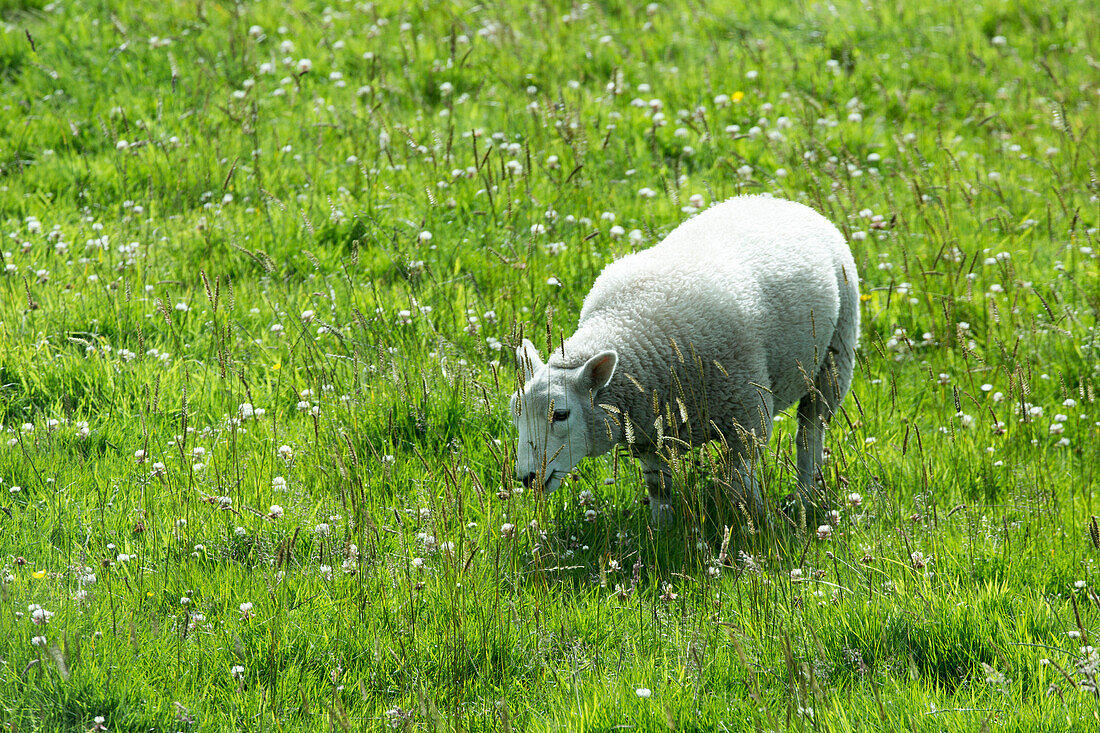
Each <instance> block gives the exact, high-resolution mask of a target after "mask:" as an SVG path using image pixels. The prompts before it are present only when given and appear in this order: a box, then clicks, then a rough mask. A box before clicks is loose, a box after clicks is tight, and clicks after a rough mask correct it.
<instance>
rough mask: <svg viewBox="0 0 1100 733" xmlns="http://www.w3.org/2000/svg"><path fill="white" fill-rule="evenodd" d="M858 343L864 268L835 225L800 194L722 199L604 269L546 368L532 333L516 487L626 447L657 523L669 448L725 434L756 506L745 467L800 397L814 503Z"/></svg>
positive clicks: (801, 477)
mask: <svg viewBox="0 0 1100 733" xmlns="http://www.w3.org/2000/svg"><path fill="white" fill-rule="evenodd" d="M858 335H859V287H858V284H857V276H856V266H855V261H854V260H853V259H852V253H851V251H850V249H849V248H848V245H847V243H846V242H845V241H844V237H843V236H842V235H841V233H840V232H839V231H838V230H837V228H836V227H835V226H833V225H832V224H831V223H830V222H829V221H828V220H827V219H825V218H824V217H823V216H821V215H820V214H818V213H817V212H816V211H814V210H813V209H811V208H809V207H808V206H804V205H803V204H799V203H795V202H792V201H784V200H781V199H775V198H770V197H765V196H739V197H736V198H732V199H729V200H728V201H725V202H724V203H721V204H717V205H715V206H713V207H711V208H709V209H707V210H706V211H704V212H703V213H701V214H699V215H697V216H695V217H694V218H692V219H689V220H688V221H686V222H684V223H683V224H681V225H680V226H679V227H677V228H676V229H674V230H673V231H672V233H670V234H669V235H668V236H667V237H665V239H664V240H662V241H661V242H660V243H659V244H657V245H655V246H654V247H652V248H650V249H647V250H643V251H641V252H637V253H634V254H631V255H628V256H626V257H623V258H622V259H619V260H617V261H615V262H613V263H611V264H610V265H608V266H607V267H606V268H605V269H604V270H603V272H602V273H600V276H599V277H598V278H596V282H595V283H594V284H593V286H592V290H591V291H590V292H589V293H588V296H587V297H586V298H585V300H584V305H583V307H582V308H581V315H580V322H579V323H578V325H577V330H576V332H575V333H574V334H573V335H572V336H571V337H570V338H569V339H567V340H566V341H565V342H564V344H562V346H561V348H559V349H555V350H554V353H553V354H552V355H551V356H550V358H549V360H548V362H547V363H543V361H542V360H541V359H540V358H539V355H538V352H537V350H536V348H535V346H534V345H533V344H532V343H531V342H530V341H528V340H526V339H524V340H523V343H522V344H521V345H520V346H519V347H518V348H517V349H516V357H517V360H518V362H519V364H520V366H521V369H522V373H523V379H524V382H525V384H524V385H523V388H522V389H521V390H519V391H517V392H516V393H515V394H514V395H513V396H512V412H513V415H514V418H515V422H516V426H517V428H518V430H519V442H518V449H517V459H516V475H517V478H519V479H520V480H521V481H522V482H523V483H524V485H526V486H536V487H541V488H543V489H544V490H545V491H547V492H550V491H553V490H554V489H556V488H557V487H558V485H559V484H560V482H561V479H562V478H563V477H564V476H565V475H566V474H568V473H569V472H570V471H571V470H572V469H573V467H574V466H576V464H577V462H578V461H579V460H580V459H581V458H583V457H585V456H598V455H601V454H603V453H605V452H607V451H608V450H610V449H611V448H613V447H614V446H616V445H619V444H623V443H627V444H630V445H631V447H632V450H633V451H634V453H635V454H636V455H637V456H638V457H639V458H640V460H641V462H642V467H643V473H644V475H645V479H646V486H647V489H648V492H649V496H650V505H651V511H652V512H653V514H654V519H655V520H656V521H659V519H660V513H661V510H662V509H663V508H664V507H665V506H666V505H667V502H668V500H669V489H670V487H671V477H672V476H671V470H670V468H669V465H668V462H667V459H666V457H665V456H666V454H667V452H668V451H667V450H666V448H668V447H683V446H684V445H688V444H690V445H700V444H702V443H704V442H706V441H709V440H713V439H721V440H723V441H724V442H725V443H726V445H728V446H729V449H730V451H731V452H732V454H733V458H734V460H733V461H732V462H731V465H733V466H734V474H733V475H732V476H731V479H732V481H731V485H732V486H734V488H735V490H736V491H737V493H738V495H739V497H738V501H743V502H744V503H745V504H746V505H747V508H749V509H750V510H752V511H754V512H755V511H758V510H759V509H760V502H761V498H760V494H759V488H758V485H757V483H756V482H755V481H754V480H753V470H752V464H753V463H754V461H755V460H756V458H757V456H758V451H759V449H760V447H761V446H763V445H764V444H766V443H767V440H768V438H769V436H770V435H771V431H772V418H773V416H774V415H775V414H776V412H777V411H780V410H784V409H786V408H787V407H789V406H790V405H793V404H794V403H795V402H797V403H798V436H797V440H796V442H797V454H798V457H797V464H798V481H799V494H800V496H801V497H802V498H803V500H805V501H808V502H810V503H815V500H816V499H817V497H816V496H815V492H814V490H813V489H814V486H815V481H816V480H817V479H818V478H819V471H820V468H821V465H822V461H823V451H824V430H825V425H826V424H827V422H828V421H829V419H830V418H831V417H832V416H833V414H834V413H835V412H836V410H837V408H838V407H839V406H840V403H841V401H842V400H843V399H844V396H845V395H846V394H847V392H848V388H849V386H850V385H851V382H852V372H853V367H854V361H855V348H856V341H857V338H858Z"/></svg>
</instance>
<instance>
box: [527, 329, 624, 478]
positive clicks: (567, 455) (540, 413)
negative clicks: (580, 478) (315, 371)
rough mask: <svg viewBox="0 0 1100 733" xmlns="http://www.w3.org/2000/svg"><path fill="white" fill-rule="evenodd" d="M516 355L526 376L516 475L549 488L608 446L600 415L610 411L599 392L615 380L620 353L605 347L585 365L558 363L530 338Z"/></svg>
mask: <svg viewBox="0 0 1100 733" xmlns="http://www.w3.org/2000/svg"><path fill="white" fill-rule="evenodd" d="M516 359H517V361H518V363H519V367H520V370H521V372H522V374H523V381H524V385H523V388H522V389H520V390H519V391H518V392H516V393H515V394H514V395H512V419H513V420H514V421H515V424H516V428H517V429H518V430H519V443H518V445H517V449H516V478H518V479H519V480H520V481H522V482H523V484H524V486H529V487H535V488H540V487H541V488H542V489H543V490H545V491H546V492H548V493H549V492H551V491H553V490H554V489H556V488H558V485H559V484H561V480H562V479H563V478H565V476H566V474H568V473H569V472H570V471H571V470H573V467H574V466H576V465H577V462H578V461H580V459H582V458H584V457H585V456H589V455H597V454H598V453H600V452H602V450H601V448H602V449H603V450H606V444H607V442H608V440H607V438H606V436H604V435H601V434H600V433H598V432H597V429H598V430H603V431H605V432H606V427H604V421H603V420H601V419H599V416H600V415H601V414H604V413H603V411H602V410H600V409H599V408H598V407H597V406H596V400H595V397H596V393H597V392H599V390H601V389H603V388H604V387H605V386H607V383H608V382H610V381H611V377H612V375H613V374H614V373H615V365H616V363H617V362H618V355H617V354H616V353H615V352H614V351H604V352H602V353H600V354H597V355H596V356H593V357H592V358H591V359H589V360H588V361H587V362H585V363H584V364H583V365H581V366H579V367H574V368H563V367H556V366H555V367H552V366H549V365H547V364H544V363H543V362H542V359H540V358H539V355H538V352H537V351H536V350H535V346H534V344H532V343H531V342H530V341H528V340H527V339H524V340H523V344H522V345H521V346H520V347H519V348H518V349H516ZM597 411H598V412H597Z"/></svg>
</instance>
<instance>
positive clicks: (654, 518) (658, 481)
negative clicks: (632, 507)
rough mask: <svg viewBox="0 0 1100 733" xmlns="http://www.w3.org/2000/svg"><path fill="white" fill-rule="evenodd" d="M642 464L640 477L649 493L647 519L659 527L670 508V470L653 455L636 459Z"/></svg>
mask: <svg viewBox="0 0 1100 733" xmlns="http://www.w3.org/2000/svg"><path fill="white" fill-rule="evenodd" d="M638 460H640V461H641V462H642V475H643V476H645V486H646V490H647V491H648V493H649V518H650V521H651V522H652V523H653V525H654V526H656V527H660V526H661V525H662V524H663V523H664V522H666V521H667V519H668V516H669V514H670V512H671V509H672V507H671V506H670V505H669V499H670V497H671V496H672V469H670V468H669V466H668V463H667V462H666V461H664V460H663V459H661V458H660V457H659V456H658V455H656V454H655V453H644V454H642V455H641V456H639V457H638Z"/></svg>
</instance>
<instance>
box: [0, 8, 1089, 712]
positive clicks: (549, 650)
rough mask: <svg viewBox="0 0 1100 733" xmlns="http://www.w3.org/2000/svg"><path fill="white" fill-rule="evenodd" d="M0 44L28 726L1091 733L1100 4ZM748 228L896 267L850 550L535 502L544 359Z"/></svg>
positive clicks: (109, 31) (586, 474)
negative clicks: (675, 253) (656, 250)
mask: <svg viewBox="0 0 1100 733" xmlns="http://www.w3.org/2000/svg"><path fill="white" fill-rule="evenodd" d="M0 18H2V24H3V25H2V32H0V130H2V133H0V141H2V142H0V218H2V219H3V234H4V239H3V244H2V246H0V251H2V253H3V254H2V261H0V268H3V270H4V274H3V275H2V276H0V344H2V347H0V424H2V426H3V430H4V441H3V444H0V628H2V630H3V633H2V634H0V723H2V724H3V725H4V726H5V727H7V728H10V729H12V730H24V731H25V730H50V731H52V730H74V731H77V730H78V731H87V730H91V729H93V728H98V729H107V730H112V731H126V730H135V731H136V730H173V731H175V730H184V731H190V730H194V731H199V730H203V731H205V730H220V729H249V730H261V729H263V730H267V729H280V730H307V729H310V730H311V729H318V728H322V727H325V728H331V729H336V728H343V729H376V728H382V727H389V728H393V729H397V730H430V729H456V730H457V729H462V730H501V731H508V730H530V731H539V730H558V729H562V728H568V729H574V730H612V729H632V730H664V729H682V730H742V729H747V728H750V727H751V728H754V729H761V730H828V731H845V730H866V729H876V730H891V729H906V730H921V731H923V730H937V731H939V730H948V731H970V730H973V731H978V730H994V729H996V730H1021V731H1024V730H1028V731H1030V730H1059V731H1062V730H1082V731H1084V730H1090V731H1091V730H1095V727H1096V725H1097V721H1098V720H1100V699H1098V697H1097V694H1096V685H1097V657H1096V655H1095V652H1091V651H1090V647H1089V646H1088V645H1089V644H1090V643H1092V642H1093V640H1094V638H1095V636H1096V634H1097V633H1100V628H1098V626H1100V624H1098V621H1100V598H1098V596H1097V593H1096V590H1095V589H1096V588H1097V587H1100V575H1098V570H1097V568H1096V559H1097V557H1098V556H1100V534H1098V533H1097V531H1096V529H1095V527H1096V524H1095V522H1096V519H1095V517H1094V516H1093V515H1095V514H1097V513H1100V507H1097V505H1096V504H1097V499H1096V492H1097V488H1098V485H1100V471H1098V467H1100V406H1098V405H1097V395H1096V390H1097V383H1098V382H1100V331H1098V329H1097V313H1098V311H1100V264H1098V258H1097V253H1098V252H1100V243H1098V242H1097V238H1098V237H1097V234H1098V229H1097V227H1098V226H1100V198H1098V197H1100V187H1098V184H1097V172H1096V161H1097V159H1100V150H1098V144H1100V137H1098V128H1097V124H1096V120H1097V119H1100V84H1098V83H1097V74H1096V61H1095V59H1096V58H1098V57H1100V30H1098V29H1100V14H1098V12H1097V9H1096V8H1095V7H1094V5H1092V4H1090V3H1083V2H1073V1H1071V0H1050V1H1049V2H1044V3H1039V2H1032V1H1030V0H1029V1H1028V2H1023V3H1018V2H998V1H995V0H988V1H983V2H979V3H972V4H959V3H895V4H890V3H875V4H872V5H867V6H865V5H864V4H862V3H857V2H851V1H850V0H838V1H837V2H834V3H831V4H821V3H783V2H775V1H773V0H768V1H767V2H761V3H752V4H748V5H745V6H743V7H737V8H733V7H730V8H726V7H723V6H721V4H711V5H707V4H699V3H680V2H665V3H654V4H652V5H649V6H648V7H647V6H641V5H638V4H633V3H621V2H606V3H599V4H583V5H572V4H562V3H543V4H539V5H527V4H522V3H515V2H502V3H497V4H491V5H475V4H466V3H457V2H450V3H435V4H423V5H420V6H415V7H413V6H409V5H408V4H405V3H397V2H389V0H380V1H379V2H374V3H355V4H353V3H346V2H340V3H334V4H333V5H331V6H328V7H326V6H325V5H324V4H322V3H316V4H310V3H304V2H294V3H290V4H284V3H270V2H253V3H246V4H236V5H228V4H226V5H218V4H205V3H199V4H176V3H162V4H157V5H153V6H150V5H147V4H138V3H129V4H117V3H111V4H108V3H97V2H85V3H63V4H62V3H39V2H31V3H27V2H22V3H21V2H0ZM759 192H771V193H774V194H775V195H778V196H784V197H788V198H793V199H797V200H802V201H805V202H806V203H808V204H810V205H812V206H814V207H815V208H817V209H819V210H821V211H822V212H823V213H825V215H826V216H828V217H829V218H830V219H831V220H832V221H834V222H835V223H836V224H837V225H838V226H839V227H840V228H841V229H842V230H843V231H844V233H845V234H846V236H847V237H848V239H849V240H850V241H851V243H852V246H853V250H854V252H855V254H856V258H857V263H858V266H859V268H860V275H861V280H862V282H861V288H862V292H863V293H864V303H863V306H862V307H863V333H862V337H861V338H862V344H861V348H860V352H859V368H858V374H857V377H856V381H855V385H854V388H853V393H852V395H851V396H850V397H849V399H848V401H847V402H846V405H845V407H846V414H845V415H844V416H843V418H842V419H838V420H837V421H836V422H835V423H834V425H833V426H832V428H831V430H830V431H829V435H828V448H829V450H830V452H831V458H830V464H829V468H828V476H827V484H828V488H829V491H830V492H831V493H832V495H833V497H834V505H835V506H836V507H837V508H838V511H839V517H838V518H833V519H831V520H830V521H831V523H832V525H833V533H832V535H831V536H830V537H828V538H827V539H819V538H818V535H817V532H816V531H815V530H816V524H817V523H816V522H812V523H810V525H809V526H801V527H783V528H782V529H779V530H777V531H762V530H761V529H760V528H757V527H754V526H746V524H745V523H744V522H743V521H739V520H738V518H737V517H736V516H735V515H734V513H733V512H732V511H731V509H730V507H728V506H724V505H723V504H722V502H721V501H720V500H716V499H715V498H714V496H713V495H712V494H711V492H710V491H709V486H710V479H709V475H710V469H709V466H710V465H711V460H712V458H713V457H714V453H715V451H714V447H713V446H712V447H711V448H708V449H706V450H705V451H703V452H702V453H701V454H698V455H697V456H696V457H695V458H694V459H692V460H689V461H686V462H685V463H684V466H683V468H682V470H681V471H680V472H679V474H678V477H677V481H678V484H679V485H680V495H681V496H683V497H684V498H683V502H682V506H681V507H680V516H681V519H680V520H679V521H677V522H676V523H674V524H673V525H672V526H670V527H669V528H667V529H665V530H663V531H661V532H654V531H653V530H651V529H650V527H649V525H648V521H647V519H648V514H649V512H648V508H647V507H645V506H643V505H641V503H640V500H641V498H642V497H643V496H644V495H645V489H644V484H643V482H642V480H641V476H640V472H639V469H638V467H637V465H636V463H635V462H634V461H632V460H630V459H629V457H628V456H626V455H625V454H619V455H617V456H613V457H611V458H606V459H600V460H590V461H587V462H584V463H582V465H581V466H580V467H579V468H578V472H577V476H576V477H575V478H574V479H572V480H570V481H568V482H567V483H566V485H565V486H564V487H563V488H562V489H560V490H559V491H558V492H557V493H555V494H554V495H552V496H550V497H542V496H533V495H530V494H525V493H523V492H522V491H521V490H519V487H518V486H517V485H516V482H515V481H514V480H513V479H512V478H511V474H512V472H513V457H514V448H513V446H512V443H511V441H512V439H513V433H512V429H511V425H510V418H509V415H508V408H507V396H508V394H509V393H510V392H511V391H512V390H513V389H514V387H515V379H516V377H515V372H514V369H513V368H512V366H511V363H510V357H509V353H510V350H511V348H512V346H513V345H514V344H515V343H517V342H518V339H519V335H520V334H521V333H526V334H528V335H531V337H532V338H534V339H535V340H536V341H537V342H539V343H540V344H545V343H546V341H547V338H548V337H550V336H552V338H553V339H554V341H555V342H556V341H557V339H558V338H559V337H560V335H561V334H568V333H569V332H570V330H571V328H572V327H573V325H574V324H575V321H576V318H577V314H578V312H579V308H580V303H581V301H582V300H583V297H584V295H585V293H586V292H587V290H588V288H589V286H590V284H591V282H592V280H593V279H594V278H595V276H596V275H597V274H598V272H599V271H600V269H601V268H602V267H603V265H604V264H606V263H607V262H609V261H610V260H612V259H613V258H614V257H616V256H619V255H622V254H625V253H627V252H630V251H631V250H633V249H636V248H638V247H644V246H648V245H650V244H653V243H655V242H656V241H658V240H659V239H660V238H661V237H662V236H663V235H664V234H666V233H667V232H668V231H670V230H671V229H672V228H673V227H674V226H675V225H676V224H677V223H678V222H680V221H682V220H683V219H684V218H686V217H687V216H688V215H690V214H691V213H692V212H693V211H695V210H697V209H699V208H700V207H703V206H706V205H708V204H709V203H711V202H712V201H718V200H722V199H724V198H726V197H729V196H732V195H736V194H739V193H759ZM245 405H247V407H243V406H245ZM793 423H794V420H793V418H792V417H791V416H786V417H785V419H782V420H781V421H780V422H778V423H777V431H776V432H777V435H776V436H775V438H774V442H773V444H772V446H771V448H772V450H771V452H770V454H769V460H768V461H767V465H766V466H765V467H764V469H763V470H764V472H765V474H766V477H767V479H768V493H769V496H770V497H771V499H772V501H773V502H775V501H776V500H777V499H778V497H779V496H781V495H783V494H785V493H787V492H788V491H789V490H790V489H791V488H792V487H793V485H794V474H795V472H794V469H793V465H792V462H793V444H792V440H793V437H792V435H793ZM586 492H587V493H586ZM850 494H851V495H853V496H851V497H849V495H850ZM857 495H858V496H857ZM590 509H591V510H594V511H595V517H594V519H592V520H591V521H588V518H586V514H585V513H586V512H587V511H589V510H590ZM504 525H512V529H511V531H509V530H507V529H504ZM1090 525H1091V527H1092V530H1091V536H1090ZM727 526H728V527H729V528H730V530H729V535H727V530H726V527H727ZM727 536H728V537H729V539H728V544H727V541H726V538H727ZM647 691H648V692H647ZM97 721H98V722H97Z"/></svg>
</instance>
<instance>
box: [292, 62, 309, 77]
mask: <svg viewBox="0 0 1100 733" xmlns="http://www.w3.org/2000/svg"><path fill="white" fill-rule="evenodd" d="M294 68H295V69H296V70H297V71H298V73H299V74H308V73H309V72H310V71H313V62H312V61H310V60H309V59H298V63H297V64H295V67H294Z"/></svg>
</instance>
